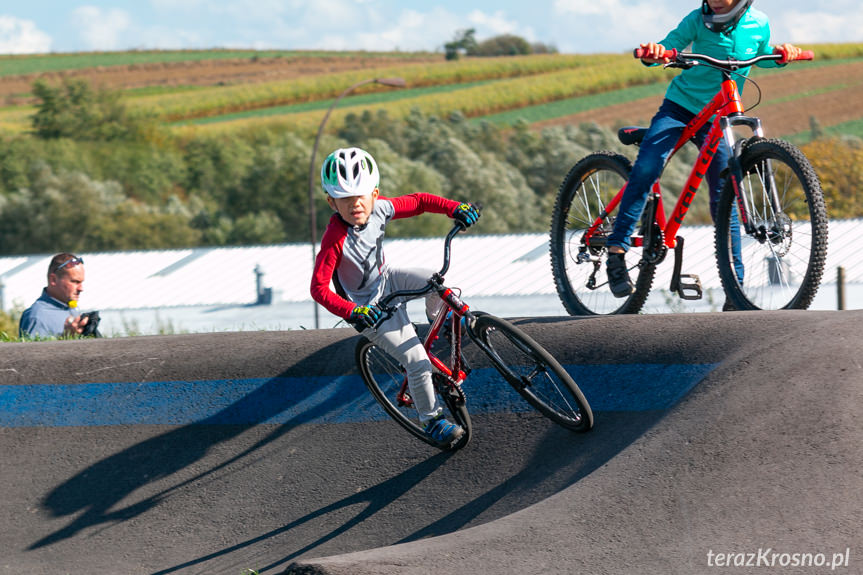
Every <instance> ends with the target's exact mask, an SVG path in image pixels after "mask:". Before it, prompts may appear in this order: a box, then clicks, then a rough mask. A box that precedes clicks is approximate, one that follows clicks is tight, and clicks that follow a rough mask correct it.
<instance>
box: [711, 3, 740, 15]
mask: <svg viewBox="0 0 863 575" xmlns="http://www.w3.org/2000/svg"><path fill="white" fill-rule="evenodd" d="M739 1H740V0H707V4H708V5H709V6H710V9H711V10H713V12H714V13H716V14H725V13H726V12H728V11H729V10H731V9H732V8H734V5H735V4H737V3H738V2H739Z"/></svg>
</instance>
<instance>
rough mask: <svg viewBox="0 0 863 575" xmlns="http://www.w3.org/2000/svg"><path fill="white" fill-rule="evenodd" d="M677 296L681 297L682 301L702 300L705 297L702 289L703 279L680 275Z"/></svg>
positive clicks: (693, 275) (695, 276)
mask: <svg viewBox="0 0 863 575" xmlns="http://www.w3.org/2000/svg"><path fill="white" fill-rule="evenodd" d="M686 280H691V281H686ZM677 295H678V296H680V299H685V300H696V299H701V298H702V296H703V295H704V293H703V292H702V289H701V279H700V278H699V277H698V276H697V275H695V274H680V277H679V280H678V282H677Z"/></svg>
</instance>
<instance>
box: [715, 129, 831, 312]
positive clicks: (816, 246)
mask: <svg viewBox="0 0 863 575" xmlns="http://www.w3.org/2000/svg"><path fill="white" fill-rule="evenodd" d="M740 161H741V167H742V171H743V181H742V182H740V192H741V193H742V194H743V195H744V197H745V199H746V202H747V203H748V204H749V206H748V207H749V212H750V214H749V217H750V219H751V223H752V225H753V226H754V232H753V233H751V234H746V233H745V232H743V231H742V229H740V228H742V222H741V224H739V225H738V223H737V222H738V221H740V220H741V218H740V217H739V213H740V212H739V208H738V205H737V201H736V196H735V193H734V188H733V187H732V185H731V182H730V181H729V182H728V183H726V186H725V189H724V190H723V192H722V195H721V197H720V202H719V209H718V211H717V216H716V260H717V266H718V269H719V277H720V279H721V280H722V286H723V288H724V289H725V294H726V297H727V298H728V299H729V300H730V302H731V303H733V304H734V306H735V307H736V308H737V309H740V310H755V309H764V310H770V309H806V308H808V307H809V305H810V304H811V303H812V300H813V298H814V297H815V294H816V292H817V291H818V286H819V284H820V283H821V276H822V274H823V272H824V262H825V261H826V259H827V210H826V208H825V205H824V197H823V195H822V192H821V184H820V183H819V181H818V176H817V175H816V174H815V170H814V169H813V168H812V166H811V165H810V164H809V161H808V160H807V159H806V157H805V156H804V155H803V153H802V152H801V151H800V150H799V149H798V148H797V147H796V146H794V145H792V144H790V143H788V142H784V141H782V140H767V139H760V140H754V141H752V142H751V143H750V144H748V145H747V146H746V147H745V148H744V150H743V154H742V156H741V159H740Z"/></svg>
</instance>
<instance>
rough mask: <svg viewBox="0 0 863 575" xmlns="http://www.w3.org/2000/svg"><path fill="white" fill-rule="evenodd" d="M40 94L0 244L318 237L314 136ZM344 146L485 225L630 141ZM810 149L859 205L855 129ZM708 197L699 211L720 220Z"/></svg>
mask: <svg viewBox="0 0 863 575" xmlns="http://www.w3.org/2000/svg"><path fill="white" fill-rule="evenodd" d="M34 93H35V94H37V95H38V97H39V98H40V104H39V105H38V108H37V112H36V114H35V115H34V116H33V119H32V133H30V134H23V135H15V136H4V137H2V138H0V253H3V254H24V253H45V252H55V251H60V250H68V251H79V252H84V251H114V250H132V249H168V248H181V247H195V246H223V245H254V244H271V243H283V242H303V241H308V239H309V222H308V190H309V181H308V177H309V163H310V159H311V153H312V141H311V138H310V137H309V136H306V135H303V134H299V133H293V132H289V131H274V130H271V129H266V128H261V129H259V130H257V131H254V132H248V133H245V134H243V135H240V136H233V137H231V138H227V137H219V136H198V137H191V138H187V139H181V138H178V137H176V136H173V135H172V134H171V133H170V132H168V131H167V130H166V129H165V128H163V127H161V126H159V125H157V124H156V123H155V122H153V121H151V120H149V119H147V118H146V117H140V116H135V115H134V114H131V113H129V111H128V110H126V109H125V107H124V106H123V102H122V100H121V99H119V98H117V97H116V95H113V94H111V93H106V92H103V91H101V90H94V89H92V88H91V87H89V86H88V85H86V83H83V81H81V80H66V81H65V82H64V84H63V85H61V86H55V87H51V86H47V85H44V84H43V85H38V84H37V86H35V87H34ZM344 146H360V147H363V148H365V149H367V150H368V151H369V152H371V153H372V154H373V156H374V157H375V158H376V160H377V162H378V165H379V167H380V170H381V193H382V194H383V195H385V196H386V195H389V196H396V195H402V194H406V193H412V192H426V193H431V194H437V195H442V196H446V197H450V198H453V199H458V200H466V201H472V202H480V203H482V204H483V206H484V207H485V210H484V214H483V218H482V219H481V220H480V222H479V224H478V226H477V231H478V232H479V233H486V234H496V233H524V232H543V231H546V230H547V229H548V224H549V221H550V217H551V209H552V206H553V203H554V197H555V194H556V193H557V190H558V186H559V185H560V182H561V181H562V180H563V178H564V177H565V176H566V174H567V172H568V171H569V169H570V168H571V167H572V166H573V165H574V164H575V163H576V162H577V161H578V160H579V159H580V158H582V157H584V156H585V155H587V154H588V153H590V152H592V151H594V150H599V149H610V150H615V151H619V152H621V153H624V154H626V155H628V156H629V157H630V158H632V157H633V156H634V153H635V149H633V148H624V147H623V146H622V145H620V144H619V143H618V141H617V138H616V135H615V133H614V131H613V130H609V129H605V128H601V127H599V126H597V125H593V124H585V125H582V126H560V127H552V128H547V129H544V130H542V131H541V132H538V131H535V130H532V129H531V128H530V127H529V125H528V124H527V123H524V122H522V123H519V124H517V125H516V126H514V127H513V128H511V129H501V128H498V127H496V126H494V125H492V124H490V123H488V122H483V121H478V122H477V121H471V120H468V119H467V118H465V117H464V116H462V115H460V114H453V115H451V116H449V117H446V118H440V117H436V116H429V115H424V114H422V113H420V112H414V113H412V114H411V115H409V117H408V118H406V119H405V120H401V119H398V120H397V119H394V118H391V117H390V116H388V115H387V113H386V112H385V111H379V112H375V113H372V112H363V113H360V114H352V115H350V116H349V117H348V118H347V120H346V122H345V123H344V125H343V126H342V127H341V128H339V129H338V131H337V132H336V133H334V134H327V135H325V136H324V137H323V139H322V141H321V144H320V146H319V149H318V155H317V157H316V164H317V165H318V166H319V165H320V162H321V161H323V159H324V157H325V155H326V154H327V153H328V152H329V151H331V150H332V149H335V148H338V147H344ZM804 151H806V153H807V155H808V156H809V157H810V159H811V160H812V161H813V163H814V164H815V165H816V169H817V170H818V172H819V174H820V175H821V178H822V181H823V182H824V187H825V192H826V193H827V196H828V208H830V209H831V217H860V216H863V202H861V201H860V199H859V194H860V189H861V187H863V186H861V184H863V170H861V166H863V161H861V160H863V150H861V146H860V145H859V141H857V140H847V141H842V140H818V141H816V142H813V143H812V144H809V145H808V147H806V149H805V150H804ZM682 152H683V153H682V154H681V155H680V157H679V158H676V159H675V160H673V161H672V163H671V164H669V166H668V167H667V169H666V172H665V175H664V176H663V183H664V184H667V188H666V189H669V190H672V189H674V188H678V189H679V188H681V187H682V184H683V181H684V180H685V177H686V175H687V172H688V166H687V164H688V165H689V166H691V162H692V160H693V158H694V155H695V153H696V150H695V149H694V147H692V146H688V147H687V148H684V150H683V151H682ZM834 158H841V159H842V163H841V165H838V164H837V162H834ZM852 167H854V168H853V169H851V168H852ZM315 173H316V176H315V182H314V186H315V194H314V197H315V201H316V212H317V217H318V221H317V229H318V230H319V233H320V230H323V229H324V227H325V225H326V222H327V220H328V219H329V215H330V213H331V212H330V209H329V207H328V206H327V204H326V201H325V197H324V194H323V192H321V191H319V190H320V185H319V180H318V178H319V176H317V173H318V169H317V166H316V169H315ZM706 196H707V194H703V195H700V196H699V198H700V199H697V200H696V204H695V205H694V206H693V209H692V210H691V211H690V214H689V216H688V221H689V222H690V223H699V222H700V223H708V222H709V221H710V219H709V211H708V207H707V201H706ZM673 200H674V198H667V199H666V201H667V202H668V203H669V204H670V202H671V201H673ZM837 210H839V211H841V214H840V213H839V211H837ZM447 227H448V226H447V223H446V221H442V220H441V218H434V217H420V218H411V219H408V220H401V221H397V222H394V223H393V224H392V226H390V227H388V234H389V235H392V236H396V237H399V236H401V237H422V236H431V235H438V234H442V233H444V232H445V231H446V229H447Z"/></svg>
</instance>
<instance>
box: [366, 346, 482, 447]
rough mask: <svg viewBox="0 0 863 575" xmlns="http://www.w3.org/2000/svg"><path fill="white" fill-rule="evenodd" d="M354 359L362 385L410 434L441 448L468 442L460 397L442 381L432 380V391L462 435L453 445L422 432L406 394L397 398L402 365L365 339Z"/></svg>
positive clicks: (464, 408) (468, 427)
mask: <svg viewBox="0 0 863 575" xmlns="http://www.w3.org/2000/svg"><path fill="white" fill-rule="evenodd" d="M356 361H357V366H358V367H359V369H360V375H361V376H362V378H363V382H364V383H365V384H366V387H368V388H369V391H371V393H372V396H373V397H374V398H375V400H376V401H377V402H378V403H379V404H380V405H381V407H383V408H384V411H386V412H387V414H388V415H389V416H390V417H391V418H392V419H393V420H395V422H396V423H398V424H399V425H401V426H402V427H403V428H404V429H406V430H407V431H408V432H409V433H410V434H411V435H413V436H414V437H416V438H418V439H420V440H422V441H424V442H426V443H428V444H429V445H433V446H435V447H437V448H439V449H443V450H456V449H461V448H462V447H464V446H466V445H467V444H468V441H470V435H471V421H470V415H469V414H468V411H467V406H466V405H465V403H464V401H463V397H457V396H456V395H455V394H454V393H453V392H452V391H451V390H449V389H448V387H447V385H446V384H445V383H441V382H440V381H436V382H435V383H436V385H435V393H436V394H437V395H438V397H439V398H440V399H441V402H442V404H443V405H444V409H445V410H446V411H449V413H450V416H451V417H450V419H451V420H454V421H455V422H456V423H458V424H459V425H461V427H462V429H464V434H463V435H462V436H461V438H459V440H458V441H456V442H455V443H453V444H442V443H439V442H437V441H435V440H434V439H432V438H431V437H429V436H428V435H426V433H425V431H423V428H422V426H421V425H420V423H419V417H418V415H417V411H416V408H415V407H414V404H413V401H412V400H411V399H410V397H409V396H408V397H406V398H405V399H406V401H400V400H399V392H400V391H401V389H402V385H403V384H404V382H405V381H406V379H407V375H406V373H405V369H404V367H402V365H401V364H400V363H399V362H398V361H397V360H396V359H395V358H393V357H392V356H391V355H389V354H388V353H386V352H385V351H384V350H382V349H381V348H379V347H377V346H376V345H375V344H373V343H372V342H371V341H369V340H368V339H366V338H360V341H359V343H358V344H357V347H356Z"/></svg>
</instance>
